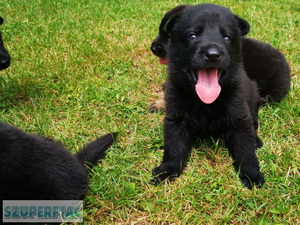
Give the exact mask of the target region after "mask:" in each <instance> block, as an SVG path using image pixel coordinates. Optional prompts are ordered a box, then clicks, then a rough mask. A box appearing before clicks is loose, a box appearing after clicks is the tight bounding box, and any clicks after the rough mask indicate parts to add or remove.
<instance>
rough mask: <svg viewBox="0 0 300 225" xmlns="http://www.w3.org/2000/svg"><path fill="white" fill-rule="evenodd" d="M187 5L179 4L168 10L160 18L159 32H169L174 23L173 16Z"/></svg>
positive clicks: (177, 14)
mask: <svg viewBox="0 0 300 225" xmlns="http://www.w3.org/2000/svg"><path fill="white" fill-rule="evenodd" d="M187 6H188V5H179V6H176V7H175V8H173V9H171V10H170V11H168V12H167V13H166V14H165V15H164V17H163V19H162V20H161V23H160V26H159V30H160V32H169V31H170V29H171V28H172V27H173V25H174V22H175V20H176V19H175V18H177V17H178V16H179V15H180V14H181V12H182V10H184V9H185V8H186V7H187Z"/></svg>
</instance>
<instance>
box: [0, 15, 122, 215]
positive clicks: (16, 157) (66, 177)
mask: <svg viewBox="0 0 300 225" xmlns="http://www.w3.org/2000/svg"><path fill="white" fill-rule="evenodd" d="M1 21H2V20H1ZM0 53H1V54H0V68H1V70H2V69H5V68H6V67H8V65H9V63H10V57H9V54H8V52H7V50H6V49H5V47H4V45H3V42H2V39H1V37H0ZM116 136H117V134H116V133H112V134H107V135H105V136H103V137H102V138H99V139H97V140H95V141H94V142H92V143H90V144H88V145H87V146H86V147H85V148H83V149H82V150H81V151H79V152H78V153H77V154H76V155H71V153H69V152H68V151H67V150H66V149H65V148H64V147H63V146H62V145H61V144H59V143H57V142H54V141H52V140H50V139H46V138H43V137H39V136H35V135H30V134H27V133H25V132H23V131H21V130H19V129H17V128H15V127H12V126H10V125H7V124H4V123H0V201H2V200H81V199H83V197H84V196H85V194H86V191H87V188H88V174H87V167H90V168H91V167H92V166H93V165H95V164H96V163H97V162H98V160H99V159H101V158H103V157H104V156H105V150H106V149H108V147H109V146H110V145H111V144H112V143H113V141H114V139H115V138H116ZM0 204H1V207H2V202H0ZM1 207H0V209H1ZM0 215H2V210H1V212H0ZM0 218H2V217H0Z"/></svg>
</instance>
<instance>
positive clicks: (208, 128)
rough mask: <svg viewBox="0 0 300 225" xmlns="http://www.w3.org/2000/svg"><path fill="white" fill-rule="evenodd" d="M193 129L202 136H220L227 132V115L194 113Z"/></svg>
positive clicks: (205, 112) (206, 112) (209, 112)
mask: <svg viewBox="0 0 300 225" xmlns="http://www.w3.org/2000/svg"><path fill="white" fill-rule="evenodd" d="M192 115H193V120H192V121H191V122H192V124H191V125H192V127H193V129H194V130H195V131H196V132H197V133H199V135H200V136H219V135H221V134H222V133H224V132H225V130H226V113H225V112H224V113H221V112H211V111H206V110H198V111H195V112H193V113H192Z"/></svg>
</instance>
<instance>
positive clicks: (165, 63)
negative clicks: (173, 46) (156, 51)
mask: <svg viewBox="0 0 300 225" xmlns="http://www.w3.org/2000/svg"><path fill="white" fill-rule="evenodd" d="M159 63H160V64H162V65H167V63H168V60H167V59H164V58H160V57H159Z"/></svg>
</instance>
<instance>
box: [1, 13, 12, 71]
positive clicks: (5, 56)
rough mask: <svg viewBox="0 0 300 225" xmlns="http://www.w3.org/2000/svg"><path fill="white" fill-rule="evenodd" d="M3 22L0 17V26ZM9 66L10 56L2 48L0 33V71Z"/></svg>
mask: <svg viewBox="0 0 300 225" xmlns="http://www.w3.org/2000/svg"><path fill="white" fill-rule="evenodd" d="M3 22H4V20H3V18H2V17H0V25H1V24H3ZM9 64H10V55H9V54H8V52H7V50H6V49H5V47H4V44H3V40H2V34H1V32H0V70H4V69H6V68H7V67H9Z"/></svg>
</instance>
